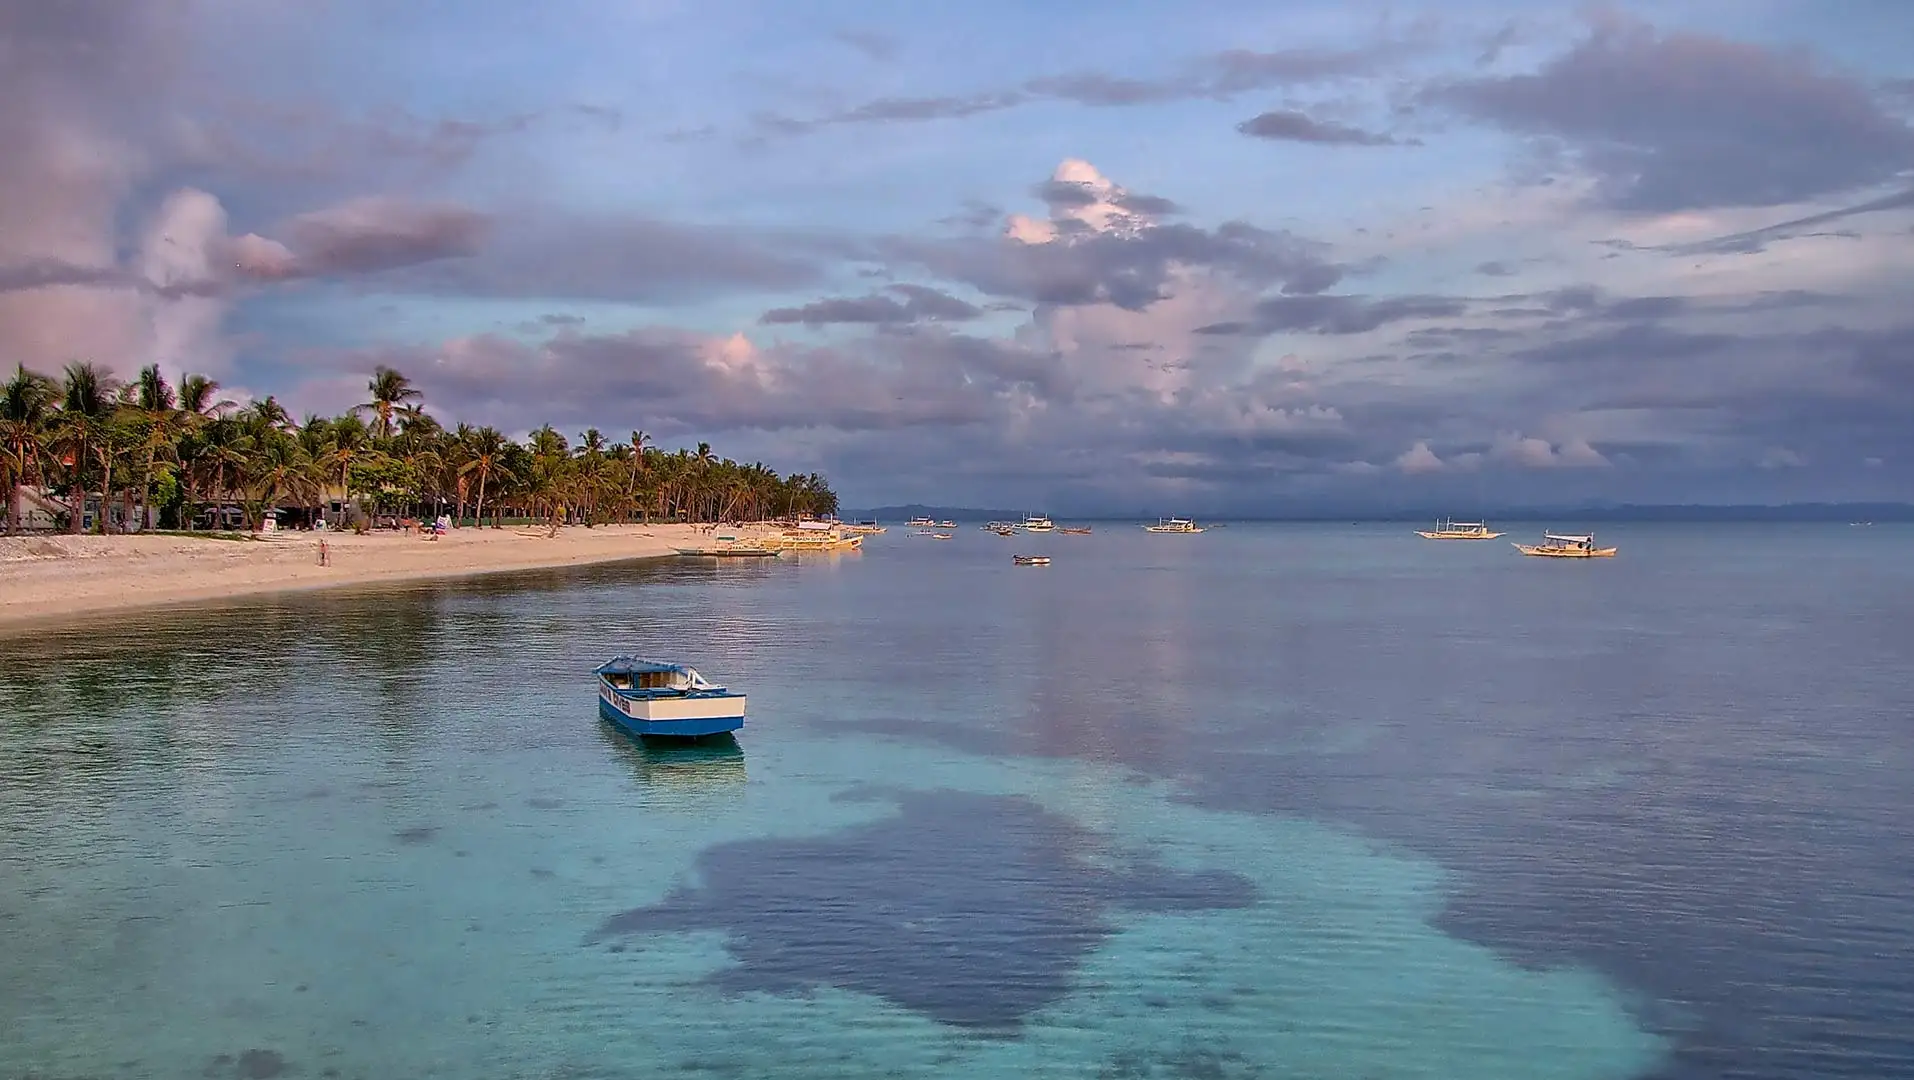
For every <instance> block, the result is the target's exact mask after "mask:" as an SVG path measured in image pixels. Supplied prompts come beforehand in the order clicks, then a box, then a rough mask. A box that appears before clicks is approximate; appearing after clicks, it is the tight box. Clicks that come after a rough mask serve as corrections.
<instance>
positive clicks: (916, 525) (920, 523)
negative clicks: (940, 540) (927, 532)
mask: <svg viewBox="0 0 1914 1080" xmlns="http://www.w3.org/2000/svg"><path fill="white" fill-rule="evenodd" d="M904 524H906V525H908V526H910V527H911V528H913V529H929V528H933V527H935V526H936V524H937V522H935V521H933V520H931V519H930V518H927V517H923V516H921V515H920V516H918V517H914V518H911V519H910V520H909V521H906V522H904Z"/></svg>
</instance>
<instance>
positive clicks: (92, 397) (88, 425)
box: [54, 360, 115, 535]
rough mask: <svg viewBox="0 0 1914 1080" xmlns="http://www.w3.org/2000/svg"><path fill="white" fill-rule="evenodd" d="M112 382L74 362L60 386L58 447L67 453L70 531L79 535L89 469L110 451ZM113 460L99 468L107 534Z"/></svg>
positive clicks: (90, 367) (102, 521)
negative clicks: (97, 456)
mask: <svg viewBox="0 0 1914 1080" xmlns="http://www.w3.org/2000/svg"><path fill="white" fill-rule="evenodd" d="M114 389H115V387H114V385H113V379H112V377H111V376H109V375H107V374H106V373H105V372H103V371H101V370H100V369H99V367H98V366H96V365H95V364H93V363H91V362H82V361H78V360H76V361H74V362H73V363H71V364H68V365H67V366H66V378H65V381H64V382H63V384H62V386H61V400H60V414H59V417H58V419H57V420H55V422H54V438H55V440H56V442H57V445H58V446H60V447H63V448H64V449H65V450H66V451H67V452H66V454H65V455H64V457H65V461H66V462H67V509H68V516H67V532H69V533H72V534H75V535H78V534H79V532H80V531H81V529H82V527H83V522H84V520H85V517H86V500H87V495H88V492H87V489H86V470H87V468H88V467H89V466H90V465H92V463H93V462H92V457H93V455H94V454H95V453H99V452H101V451H103V450H110V448H111V445H112V443H111V440H110V438H109V436H108V432H107V424H108V421H109V420H110V419H111V418H112V415H113V408H114V404H113V392H114ZM110 466H111V459H110V458H107V459H102V461H101V469H100V520H99V522H98V525H99V531H100V532H102V533H104V532H105V531H106V504H107V493H108V489H109V488H110V487H111V485H112V482H113V475H112V471H111V467H110Z"/></svg>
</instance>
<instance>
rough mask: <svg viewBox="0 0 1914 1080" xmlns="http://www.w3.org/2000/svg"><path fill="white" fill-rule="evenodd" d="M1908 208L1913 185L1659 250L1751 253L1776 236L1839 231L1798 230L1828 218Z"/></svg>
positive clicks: (1912, 199) (1913, 200) (1913, 201)
mask: <svg viewBox="0 0 1914 1080" xmlns="http://www.w3.org/2000/svg"><path fill="white" fill-rule="evenodd" d="M1910 208H1914V188H1909V189H1907V190H1906V191H1897V192H1895V193H1893V194H1891V195H1883V196H1881V197H1880V198H1878V199H1869V200H1867V201H1866V202H1860V203H1856V204H1854V205H1853V206H1844V207H1842V208H1840V209H1838V210H1829V211H1827V212H1825V213H1820V214H1809V215H1808V216H1807V217H1800V218H1795V219H1794V220H1792V221H1783V222H1779V223H1777V224H1774V225H1767V226H1764V227H1762V228H1759V229H1750V230H1749V231H1747V232H1741V233H1734V234H1732V235H1729V236H1722V237H1717V238H1715V239H1713V240H1706V241H1703V242H1701V243H1698V244H1681V245H1674V246H1670V247H1668V248H1666V249H1663V250H1667V251H1670V252H1673V253H1675V254H1678V255H1694V254H1722V253H1742V254H1752V253H1754V252H1758V251H1763V250H1766V248H1767V246H1768V245H1769V244H1770V243H1773V242H1774V241H1776V240H1790V239H1797V238H1800V237H1803V236H1827V235H1839V234H1829V233H1813V232H1809V233H1804V232H1803V231H1802V230H1804V229H1812V228H1814V227H1815V226H1818V225H1826V224H1828V223H1830V222H1834V221H1842V220H1845V219H1847V218H1851V217H1857V216H1860V215H1864V214H1878V213H1883V212H1886V211H1890V210H1906V209H1910Z"/></svg>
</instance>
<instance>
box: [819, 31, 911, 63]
mask: <svg viewBox="0 0 1914 1080" xmlns="http://www.w3.org/2000/svg"><path fill="white" fill-rule="evenodd" d="M831 36H832V37H835V38H836V39H837V40H838V41H840V42H842V43H844V44H845V45H848V46H850V47H851V48H853V49H855V50H857V51H858V52H860V53H863V54H864V56H865V57H866V58H867V59H870V60H876V61H878V62H880V63H886V62H889V61H891V60H895V59H897V54H898V53H899V52H901V51H902V46H901V45H900V44H899V43H898V41H897V39H896V38H894V37H891V36H890V35H889V34H880V33H878V32H877V31H875V30H839V31H838V32H837V33H835V34H833V35H831Z"/></svg>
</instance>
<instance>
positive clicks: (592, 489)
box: [0, 363, 837, 535]
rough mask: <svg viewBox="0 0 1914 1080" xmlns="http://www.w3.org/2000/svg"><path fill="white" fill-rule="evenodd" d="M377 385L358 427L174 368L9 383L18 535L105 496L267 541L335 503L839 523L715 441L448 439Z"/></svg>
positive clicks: (130, 517) (512, 516)
mask: <svg viewBox="0 0 1914 1080" xmlns="http://www.w3.org/2000/svg"><path fill="white" fill-rule="evenodd" d="M366 389H367V391H368V397H369V399H370V400H368V401H367V402H366V403H365V404H364V405H361V406H358V407H357V408H355V409H352V410H350V411H348V412H347V413H346V414H345V415H344V416H338V417H322V416H308V417H306V419H305V420H304V422H294V420H293V419H292V417H291V416H290V415H288V414H287V412H286V410H285V408H284V407H283V406H281V405H280V404H279V402H277V401H276V400H274V399H273V398H272V397H270V396H268V397H266V398H264V399H263V400H260V401H256V402H253V403H252V404H250V405H248V406H246V407H244V408H239V407H237V406H235V404H234V403H233V402H231V401H227V400H223V399H221V398H220V396H219V391H220V386H219V384H218V383H216V382H214V381H212V380H211V379H208V378H206V377H204V376H201V375H188V376H186V377H185V378H184V379H183V380H181V382H180V385H179V387H178V388H177V390H175V388H174V387H172V386H170V385H168V384H167V382H166V380H165V379H164V378H163V377H162V376H161V375H160V371H159V368H158V366H157V365H154V366H152V367H148V368H146V369H145V370H144V371H141V372H140V374H139V378H137V379H136V380H134V381H132V382H129V383H126V384H124V385H121V384H118V383H116V382H115V381H114V380H113V379H111V378H110V377H108V376H107V375H106V374H105V373H104V372H103V371H101V370H100V369H99V368H98V367H96V366H95V365H93V364H88V363H74V364H69V365H67V368H66V371H65V372H63V373H62V377H61V378H59V379H53V378H49V377H48V376H45V375H42V374H39V373H37V372H32V371H28V370H26V368H25V367H18V368H16V370H15V372H14V375H13V377H12V378H11V379H9V380H7V382H6V383H4V384H0V491H4V492H5V493H6V494H7V496H8V499H7V512H6V514H5V527H6V530H7V531H8V532H18V531H19V529H20V525H21V512H22V506H23V503H24V504H25V505H26V506H28V507H31V508H37V509H40V510H43V511H45V512H48V513H52V514H54V515H55V516H56V517H57V518H59V519H60V520H61V521H62V522H63V524H64V526H65V528H66V531H68V532H70V533H78V532H80V531H81V527H82V521H83V517H82V514H80V513H77V512H75V511H76V510H78V509H79V508H81V507H82V506H83V505H85V504H86V503H87V502H88V501H89V500H90V501H91V502H92V503H93V506H94V508H96V509H101V510H104V509H106V508H108V507H115V506H117V508H118V510H119V513H118V514H117V517H118V520H120V521H134V520H137V519H138V511H137V510H136V507H137V506H151V507H153V508H154V509H155V510H156V511H157V513H158V515H159V521H158V524H159V525H160V526H161V527H162V528H167V529H184V530H194V529H195V526H196V525H200V524H202V523H203V522H204V523H209V524H207V529H208V530H209V531H210V530H218V531H227V528H229V526H230V522H227V523H222V522H221V520H220V519H221V517H222V516H223V514H222V513H221V511H235V510H236V511H237V513H238V514H239V516H240V517H241V518H243V520H244V523H245V526H246V527H247V528H248V529H251V528H255V527H257V525H258V523H259V521H260V520H261V518H262V517H263V516H264V515H265V513H266V512H267V511H268V510H271V509H274V508H288V509H294V510H305V511H308V512H310V513H311V514H312V515H313V516H318V513H319V511H321V510H322V509H323V508H324V507H325V506H326V505H327V504H330V503H344V504H348V505H350V506H352V507H354V511H355V513H354V515H353V524H354V525H356V526H359V527H364V526H365V525H366V524H368V520H369V519H368V515H392V516H395V517H403V516H412V517H421V518H423V517H429V516H432V515H434V514H436V513H439V512H441V511H450V512H453V513H455V514H456V516H457V517H458V518H459V519H461V520H473V521H476V522H479V523H484V522H486V521H488V520H489V521H490V523H491V524H492V525H494V526H495V527H496V526H498V525H500V524H501V523H503V522H504V521H506V520H520V521H522V520H528V519H529V520H536V521H540V522H543V523H546V524H550V525H557V524H558V523H560V522H564V521H571V522H576V523H579V524H583V525H587V526H590V525H595V524H604V523H609V522H620V521H634V520H651V519H653V518H663V519H666V520H681V521H741V520H751V519H761V518H767V517H781V516H786V515H797V514H807V513H808V514H820V515H827V514H834V513H836V512H837V496H836V494H835V493H833V492H832V491H831V489H830V487H829V485H827V484H826V483H825V482H824V480H823V478H821V477H820V476H818V475H817V474H816V473H810V474H808V475H807V474H797V473H793V474H791V475H790V476H784V477H780V476H778V475H777V474H776V473H774V472H772V471H771V470H770V469H768V468H766V467H765V466H763V465H761V464H752V465H740V464H739V463H737V462H735V461H732V460H730V459H728V458H719V457H716V456H714V455H713V454H712V452H711V446H710V444H708V443H699V444H698V446H697V449H696V450H684V449H680V450H677V451H675V452H666V451H664V450H660V449H658V448H657V447H655V446H652V445H650V444H651V439H650V437H649V436H647V435H646V434H645V433H644V432H642V431H633V432H632V433H631V440H630V441H629V442H618V443H613V442H608V441H607V440H606V438H605V436H604V435H603V434H601V433H600V432H599V431H598V430H597V429H596V428H593V429H591V430H588V431H586V432H584V433H583V434H582V435H580V436H579V437H578V441H577V443H576V444H575V445H574V444H573V443H571V442H570V441H568V440H567V439H566V438H565V436H563V435H560V434H559V433H558V432H557V431H555V430H553V429H552V427H551V426H550V425H547V426H545V427H542V428H540V429H538V430H537V431H534V432H533V433H532V434H531V437H530V438H529V439H527V440H526V441H525V442H523V443H520V442H516V441H514V440H512V439H509V438H507V437H506V436H505V435H503V434H501V433H500V432H499V431H498V430H497V429H495V428H490V427H479V428H474V427H471V426H469V425H466V424H460V425H458V426H457V427H455V428H452V429H450V430H448V429H446V428H445V427H443V426H441V425H440V424H439V422H438V421H437V420H435V419H433V418H432V417H431V416H429V415H427V414H426V413H425V411H424V410H423V408H422V407H421V406H422V401H421V394H420V392H419V390H418V389H417V388H416V387H414V386H413V385H412V383H411V381H410V380H409V379H407V378H406V377H405V376H404V375H401V374H400V373H398V372H397V371H394V370H392V369H390V368H386V367H381V368H379V369H378V371H377V372H376V373H375V374H374V375H373V377H372V380H371V382H370V383H369V384H368V385H367V388H366ZM41 492H45V493H47V495H49V496H50V497H47V498H42V497H41ZM29 496H30V497H29ZM95 516H96V520H95V522H94V523H93V528H94V529H95V530H96V531H100V532H105V531H107V529H108V519H109V518H112V517H114V516H115V515H114V514H111V513H99V514H96V515H95ZM199 535H204V533H199Z"/></svg>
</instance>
